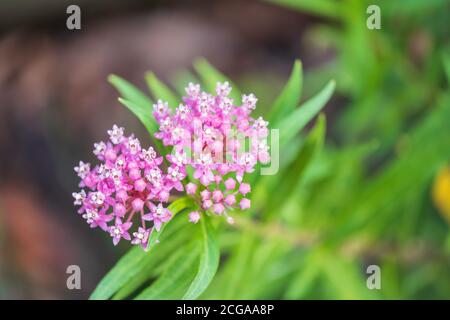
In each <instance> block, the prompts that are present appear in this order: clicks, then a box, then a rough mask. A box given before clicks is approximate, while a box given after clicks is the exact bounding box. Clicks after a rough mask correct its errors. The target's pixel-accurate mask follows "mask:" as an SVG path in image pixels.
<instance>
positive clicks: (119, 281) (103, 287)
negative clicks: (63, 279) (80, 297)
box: [90, 198, 192, 300]
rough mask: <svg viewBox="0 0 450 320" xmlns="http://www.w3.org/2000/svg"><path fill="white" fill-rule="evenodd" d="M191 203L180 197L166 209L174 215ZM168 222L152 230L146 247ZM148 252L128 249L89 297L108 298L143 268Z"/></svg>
mask: <svg viewBox="0 0 450 320" xmlns="http://www.w3.org/2000/svg"><path fill="white" fill-rule="evenodd" d="M191 205H192V200H191V199H190V198H181V199H178V200H176V201H174V202H173V203H172V204H171V205H169V207H168V209H169V210H170V211H171V212H172V215H173V216H175V215H176V214H177V213H179V212H181V211H183V210H184V209H186V208H188V207H189V206H191ZM172 219H173V217H172ZM168 223H170V222H168ZM168 223H166V224H163V226H162V228H161V230H160V232H152V234H151V236H150V239H149V245H148V249H150V250H151V249H152V248H153V247H154V245H155V243H156V240H158V238H159V237H160V235H161V233H162V232H163V231H164V229H165V228H166V226H167V224H168ZM148 254H151V251H150V252H144V251H143V250H142V248H139V247H135V248H132V249H131V250H130V251H128V253H127V254H125V256H123V257H122V258H121V259H120V260H119V262H117V264H116V265H115V266H114V267H113V268H112V269H111V270H110V271H109V272H108V273H107V274H106V276H105V277H104V278H103V279H102V280H101V281H100V283H99V284H98V286H97V288H95V290H94V292H93V293H92V295H91V297H90V299H92V300H97V299H108V298H110V297H111V296H112V295H113V294H114V293H115V292H117V290H119V289H120V288H122V287H123V286H124V285H125V284H126V283H128V281H130V280H131V279H133V278H134V277H136V276H137V275H138V274H139V273H140V272H141V271H142V270H143V269H145V258H146V256H147V255H148Z"/></svg>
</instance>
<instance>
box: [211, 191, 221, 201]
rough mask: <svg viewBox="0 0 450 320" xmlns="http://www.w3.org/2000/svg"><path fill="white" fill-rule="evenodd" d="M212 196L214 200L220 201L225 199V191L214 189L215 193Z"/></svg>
mask: <svg viewBox="0 0 450 320" xmlns="http://www.w3.org/2000/svg"><path fill="white" fill-rule="evenodd" d="M212 198H213V200H214V202H220V201H222V199H223V193H222V191H220V190H214V191H213V195H212Z"/></svg>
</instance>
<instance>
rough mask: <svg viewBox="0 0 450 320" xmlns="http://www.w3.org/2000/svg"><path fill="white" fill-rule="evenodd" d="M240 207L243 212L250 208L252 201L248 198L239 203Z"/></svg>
mask: <svg viewBox="0 0 450 320" xmlns="http://www.w3.org/2000/svg"><path fill="white" fill-rule="evenodd" d="M239 206H240V207H241V209H242V210H245V209H248V208H250V200H249V199H247V198H243V199H242V200H241V202H239Z"/></svg>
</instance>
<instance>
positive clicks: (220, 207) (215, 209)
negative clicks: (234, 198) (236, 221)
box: [213, 203, 225, 215]
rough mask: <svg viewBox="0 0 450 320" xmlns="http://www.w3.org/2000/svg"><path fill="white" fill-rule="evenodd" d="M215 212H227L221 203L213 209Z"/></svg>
mask: <svg viewBox="0 0 450 320" xmlns="http://www.w3.org/2000/svg"><path fill="white" fill-rule="evenodd" d="M213 211H214V213H215V214H219V215H220V214H222V213H223V212H224V211H225V207H224V206H223V204H221V203H216V204H215V205H214V207H213Z"/></svg>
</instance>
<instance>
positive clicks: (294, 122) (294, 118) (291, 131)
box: [279, 81, 336, 150]
mask: <svg viewBox="0 0 450 320" xmlns="http://www.w3.org/2000/svg"><path fill="white" fill-rule="evenodd" d="M335 86H336V85H335V82H334V81H330V82H329V83H328V84H327V85H326V86H325V88H323V89H322V90H321V91H320V92H319V93H318V94H316V95H315V96H314V97H312V98H311V99H309V100H308V101H306V102H305V103H304V104H303V105H301V106H300V107H299V108H298V109H296V110H294V111H293V112H292V113H291V114H290V115H289V116H287V117H286V118H285V119H283V120H282V121H281V122H280V128H279V129H280V150H283V147H286V146H287V145H288V144H289V143H290V141H291V140H292V139H293V138H294V137H295V136H296V135H297V134H298V133H299V132H300V131H301V130H302V129H303V128H304V127H305V126H306V124H307V123H308V122H309V121H310V120H311V119H312V118H314V116H316V115H317V114H318V113H319V112H320V110H322V108H323V107H324V106H325V104H326V103H327V102H328V100H329V99H330V97H331V95H332V94H333V91H334V88H335Z"/></svg>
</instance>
